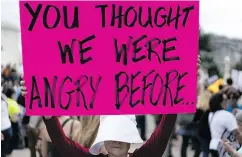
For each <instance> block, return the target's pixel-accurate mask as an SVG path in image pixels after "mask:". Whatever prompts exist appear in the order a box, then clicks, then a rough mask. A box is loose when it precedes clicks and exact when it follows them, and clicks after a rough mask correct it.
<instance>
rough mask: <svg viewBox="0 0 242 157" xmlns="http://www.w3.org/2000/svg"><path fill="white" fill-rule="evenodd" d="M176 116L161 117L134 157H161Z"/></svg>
mask: <svg viewBox="0 0 242 157" xmlns="http://www.w3.org/2000/svg"><path fill="white" fill-rule="evenodd" d="M176 118H177V115H163V116H162V119H161V121H160V123H159V125H158V127H157V128H156V130H155V131H154V132H153V134H152V135H151V137H150V138H149V140H148V141H147V142H146V143H145V144H144V145H143V146H142V147H141V148H139V149H137V150H136V151H135V152H134V154H135V155H134V156H136V157H147V156H151V157H161V156H162V155H163V153H164V151H165V149H166V146H167V143H168V141H169V139H170V136H171V133H172V132H173V128H174V125H175V123H176Z"/></svg>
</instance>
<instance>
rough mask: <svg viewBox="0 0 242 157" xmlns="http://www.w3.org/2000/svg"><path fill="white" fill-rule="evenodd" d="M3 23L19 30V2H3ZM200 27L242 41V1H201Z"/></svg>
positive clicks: (10, 0) (8, 0) (6, 0)
mask: <svg viewBox="0 0 242 157" xmlns="http://www.w3.org/2000/svg"><path fill="white" fill-rule="evenodd" d="M1 4H2V5H1V20H2V23H11V24H14V25H15V26H17V27H18V28H19V8H18V0H1ZM200 25H201V26H202V28H203V30H204V31H205V32H209V33H214V34H218V35H224V36H227V37H230V38H239V39H242V0H200Z"/></svg>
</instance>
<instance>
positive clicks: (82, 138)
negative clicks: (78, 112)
mask: <svg viewBox="0 0 242 157" xmlns="http://www.w3.org/2000/svg"><path fill="white" fill-rule="evenodd" d="M99 118H100V117H99V116H81V117H80V118H79V121H80V127H79V128H78V129H77V131H76V132H74V134H73V139H75V140H76V141H77V143H79V144H80V145H82V146H84V147H86V148H90V147H91V146H92V144H93V142H94V140H95V139H96V136H97V131H98V128H99V125H100V119H99Z"/></svg>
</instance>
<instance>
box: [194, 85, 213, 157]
mask: <svg viewBox="0 0 242 157" xmlns="http://www.w3.org/2000/svg"><path fill="white" fill-rule="evenodd" d="M211 96H212V93H211V92H210V91H208V90H207V86H206V85H204V88H202V89H201V90H200V92H199V97H198V106H197V112H196V115H195V118H194V119H196V120H195V121H197V122H198V126H197V136H198V139H199V141H200V143H201V151H202V154H203V157H208V156H209V143H210V140H211V135H210V130H209V126H208V115H209V100H210V98H211Z"/></svg>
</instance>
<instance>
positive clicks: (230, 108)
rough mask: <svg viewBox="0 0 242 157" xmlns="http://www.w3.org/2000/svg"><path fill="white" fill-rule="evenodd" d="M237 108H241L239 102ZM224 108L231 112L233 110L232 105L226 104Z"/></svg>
mask: <svg viewBox="0 0 242 157" xmlns="http://www.w3.org/2000/svg"><path fill="white" fill-rule="evenodd" d="M237 108H238V109H240V110H242V106H241V105H240V104H237ZM226 110H227V111H228V112H231V113H232V112H233V108H232V105H228V106H227V109H226Z"/></svg>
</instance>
